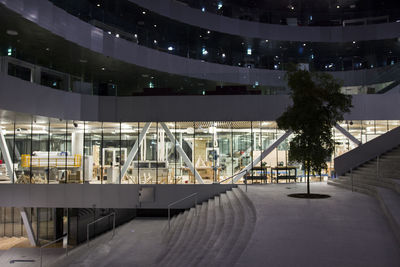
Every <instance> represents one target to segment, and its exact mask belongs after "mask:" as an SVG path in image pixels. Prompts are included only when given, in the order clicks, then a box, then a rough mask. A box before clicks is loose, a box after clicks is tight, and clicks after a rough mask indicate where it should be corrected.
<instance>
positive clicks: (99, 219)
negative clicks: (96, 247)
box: [86, 212, 115, 246]
mask: <svg viewBox="0 0 400 267" xmlns="http://www.w3.org/2000/svg"><path fill="white" fill-rule="evenodd" d="M110 216H114V217H113V234H112V237H111V239H112V238H113V237H114V235H115V212H113V213H110V214H108V215H106V216H103V217H101V218H98V219H97V220H95V221H93V222H90V223H88V224H87V225H86V235H87V236H86V237H87V239H86V243H87V245H88V246H89V239H90V238H89V226H90V225H91V224H95V223H97V222H98V221H101V220H103V219H105V218H108V217H110Z"/></svg>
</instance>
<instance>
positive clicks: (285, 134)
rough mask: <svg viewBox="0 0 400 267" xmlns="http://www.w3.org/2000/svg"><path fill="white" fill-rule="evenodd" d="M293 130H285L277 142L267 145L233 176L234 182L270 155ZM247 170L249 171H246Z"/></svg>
mask: <svg viewBox="0 0 400 267" xmlns="http://www.w3.org/2000/svg"><path fill="white" fill-rule="evenodd" d="M291 133H292V132H291V131H287V132H285V133H284V134H283V135H282V136H281V137H279V138H278V139H277V140H276V141H275V142H273V143H272V144H271V145H270V146H269V147H267V148H266V149H265V150H264V151H263V152H262V153H261V154H260V155H259V156H258V157H257V158H255V159H254V160H253V162H250V163H249V164H248V165H247V166H246V167H244V169H242V170H240V173H239V174H238V175H236V176H235V177H234V178H233V182H234V183H236V182H237V181H239V179H240V178H242V177H243V176H245V175H246V173H247V172H249V171H250V170H251V168H252V167H253V166H254V165H257V164H258V163H259V162H260V161H262V160H263V159H264V158H265V157H266V156H268V155H269V154H270V153H271V152H272V151H273V150H274V149H275V148H277V147H278V146H279V145H280V144H281V143H282V142H283V141H284V140H285V139H286V138H288V137H289V135H290V134H291ZM244 170H246V171H247V172H245V171H244Z"/></svg>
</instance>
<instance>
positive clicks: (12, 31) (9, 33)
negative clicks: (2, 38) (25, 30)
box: [6, 30, 18, 36]
mask: <svg viewBox="0 0 400 267" xmlns="http://www.w3.org/2000/svg"><path fill="white" fill-rule="evenodd" d="M6 33H7V34H8V35H11V36H16V35H18V32H17V31H14V30H7V31H6Z"/></svg>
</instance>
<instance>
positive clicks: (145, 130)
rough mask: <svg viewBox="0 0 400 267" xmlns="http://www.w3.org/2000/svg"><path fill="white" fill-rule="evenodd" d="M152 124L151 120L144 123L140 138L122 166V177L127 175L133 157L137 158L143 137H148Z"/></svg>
mask: <svg viewBox="0 0 400 267" xmlns="http://www.w3.org/2000/svg"><path fill="white" fill-rule="evenodd" d="M150 125H151V122H147V123H146V124H145V125H144V127H143V130H142V132H141V133H140V134H139V139H138V140H136V142H135V144H134V145H133V147H132V149H131V151H130V152H129V155H128V158H127V159H126V162H125V164H124V166H122V169H121V178H123V177H124V176H125V174H126V171H127V170H128V168H129V166H130V165H131V163H132V161H133V159H134V158H135V156H136V154H137V152H138V150H139V146H140V145H141V144H142V141H143V139H144V138H145V137H146V134H147V132H148V130H149V128H150Z"/></svg>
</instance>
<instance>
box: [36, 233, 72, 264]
mask: <svg viewBox="0 0 400 267" xmlns="http://www.w3.org/2000/svg"><path fill="white" fill-rule="evenodd" d="M65 237H66V238H67V240H68V233H67V234H63V235H62V236H61V237H59V238H57V239H56V240H53V241H51V242H49V243H46V244H44V245H43V246H41V247H40V248H39V253H40V267H42V266H43V265H42V264H43V260H42V258H43V256H42V249H43V248H45V247H48V246H50V245H52V244H54V243H57V242H58V241H60V240H62V239H64V238H65ZM65 254H66V255H67V256H68V241H67V245H66V246H65Z"/></svg>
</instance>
